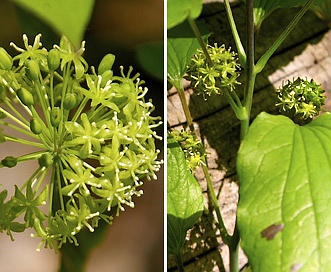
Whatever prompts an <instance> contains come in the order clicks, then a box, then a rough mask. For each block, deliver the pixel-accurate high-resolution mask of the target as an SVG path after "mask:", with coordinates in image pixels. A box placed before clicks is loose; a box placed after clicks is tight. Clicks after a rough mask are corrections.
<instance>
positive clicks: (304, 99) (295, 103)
mask: <svg viewBox="0 0 331 272" xmlns="http://www.w3.org/2000/svg"><path fill="white" fill-rule="evenodd" d="M324 92H325V91H324V90H323V89H322V88H321V87H320V85H318V84H316V83H315V82H314V81H313V80H310V81H309V80H307V79H302V78H300V77H299V78H297V79H296V80H293V81H287V82H286V84H283V86H282V87H281V88H280V89H279V90H278V100H279V102H278V103H277V104H276V106H277V107H279V108H280V110H281V111H283V112H288V113H289V114H293V115H294V116H295V115H297V116H300V117H301V118H302V119H309V118H310V119H311V118H313V117H314V116H317V115H318V114H319V112H320V110H321V108H322V106H323V105H324V104H325V96H324V95H323V93H324Z"/></svg>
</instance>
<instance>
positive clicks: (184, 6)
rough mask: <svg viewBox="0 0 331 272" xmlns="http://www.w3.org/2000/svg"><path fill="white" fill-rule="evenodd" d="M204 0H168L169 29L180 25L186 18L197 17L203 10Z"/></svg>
mask: <svg viewBox="0 0 331 272" xmlns="http://www.w3.org/2000/svg"><path fill="white" fill-rule="evenodd" d="M202 3H203V1H202V0H181V1H177V0H168V1H167V27H168V29H170V28H172V27H174V26H176V25H179V24H180V23H182V22H183V21H184V20H185V19H186V18H188V17H190V18H191V19H196V18H198V17H199V15H200V13H201V11H202Z"/></svg>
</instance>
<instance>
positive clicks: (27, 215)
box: [0, 35, 161, 251]
mask: <svg viewBox="0 0 331 272" xmlns="http://www.w3.org/2000/svg"><path fill="white" fill-rule="evenodd" d="M40 39H41V35H37V36H36V37H35V39H34V42H33V44H32V45H30V44H29V40H28V37H27V36H26V35H23V42H24V46H23V47H22V48H21V47H19V46H17V45H16V44H13V43H11V45H12V47H13V48H14V49H16V51H17V52H18V54H17V55H15V56H13V57H12V56H10V55H9V54H8V53H7V52H6V50H5V49H4V48H0V115H1V120H0V127H1V131H0V140H1V142H7V141H8V142H15V143H17V144H21V145H29V146H32V147H34V148H35V151H34V152H31V153H28V154H22V155H20V156H18V157H14V156H11V155H10V154H8V155H7V156H5V157H3V158H1V163H0V167H9V168H15V166H16V165H18V164H20V163H22V162H25V161H30V160H35V161H37V162H38V163H37V167H36V169H35V171H33V172H32V173H31V175H30V177H29V178H28V179H27V180H26V182H25V183H24V184H23V185H22V186H18V185H15V192H14V195H13V196H11V197H10V198H9V199H7V194H8V193H7V190H2V191H1V193H0V196H1V197H0V201H1V205H0V210H1V212H0V231H1V232H6V233H7V234H8V235H9V236H10V237H11V239H13V234H12V233H13V232H22V231H24V230H26V229H28V228H33V229H34V233H33V235H32V236H33V237H38V238H39V239H40V240H41V241H40V244H39V247H38V250H39V249H40V248H41V247H42V246H44V247H49V248H53V249H54V250H55V251H57V250H58V249H59V248H61V246H62V245H63V244H65V243H68V242H69V243H73V244H75V245H78V244H79V241H78V240H77V238H76V235H77V234H78V233H79V232H80V231H81V230H82V229H83V228H86V229H88V230H89V231H90V232H93V231H94V230H95V228H97V227H98V225H99V223H100V220H103V221H105V222H107V223H109V224H111V223H112V221H113V216H115V215H116V216H118V215H119V213H120V211H124V210H125V207H126V206H128V207H134V202H133V199H132V198H133V196H141V195H142V193H143V192H142V190H141V189H140V186H141V185H142V184H143V180H144V179H156V174H155V173H156V172H157V171H158V170H159V169H160V164H161V161H159V160H158V158H157V157H158V155H159V152H160V151H159V150H158V149H156V147H155V140H157V139H161V137H159V136H158V135H157V134H156V132H155V131H154V129H155V128H156V127H158V126H159V125H160V124H161V121H160V118H159V117H153V116H152V115H151V113H152V111H153V109H154V106H153V104H152V102H151V101H145V99H144V97H145V94H146V93H147V88H146V87H143V85H144V81H143V80H141V79H140V78H139V74H133V69H132V67H130V68H129V69H128V70H127V71H125V69H124V68H123V67H121V69H120V71H121V72H120V75H115V74H113V71H112V66H113V63H114V60H115V56H114V55H112V54H107V55H106V56H105V57H104V58H103V59H102V60H101V62H100V64H99V66H98V67H97V69H95V68H94V67H89V65H88V63H87V62H86V60H85V59H84V57H83V53H84V51H85V43H84V42H82V43H81V46H80V48H78V49H75V48H74V47H73V45H72V44H71V43H70V41H69V40H68V39H67V38H66V37H65V36H62V38H61V40H60V43H59V45H54V48H53V49H51V50H47V49H46V48H44V47H42V43H41V42H40ZM47 173H50V175H49V176H50V179H49V178H48V176H47ZM43 206H46V209H43V208H42V207H43Z"/></svg>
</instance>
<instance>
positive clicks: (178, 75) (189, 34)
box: [167, 22, 209, 87]
mask: <svg viewBox="0 0 331 272" xmlns="http://www.w3.org/2000/svg"><path fill="white" fill-rule="evenodd" d="M198 26H199V28H200V33H201V34H202V35H203V38H204V40H205V42H207V38H208V35H209V33H208V30H207V27H206V26H205V25H204V24H201V23H200V24H199V25H198ZM198 48H200V44H199V42H198V40H197V38H196V37H195V36H194V33H193V31H192V30H191V27H190V25H189V24H188V23H187V22H185V23H183V24H180V25H179V26H176V27H175V28H173V29H171V30H168V39H167V66H168V69H167V73H168V75H167V76H168V80H169V82H170V83H171V84H173V85H174V86H175V87H176V85H177V83H178V82H181V81H182V77H183V76H184V74H185V72H186V70H187V65H188V64H189V63H190V61H191V58H192V56H193V55H194V54H195V53H196V50H197V49H198Z"/></svg>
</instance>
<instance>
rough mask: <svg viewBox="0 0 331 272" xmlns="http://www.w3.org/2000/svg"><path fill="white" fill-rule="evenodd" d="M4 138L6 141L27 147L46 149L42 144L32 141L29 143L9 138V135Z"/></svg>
mask: <svg viewBox="0 0 331 272" xmlns="http://www.w3.org/2000/svg"><path fill="white" fill-rule="evenodd" d="M4 136H5V140H6V141H12V142H16V143H20V144H25V145H29V146H35V147H39V148H44V147H45V146H44V145H43V144H42V143H36V142H31V141H27V140H24V139H20V138H16V137H13V136H9V135H4Z"/></svg>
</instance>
